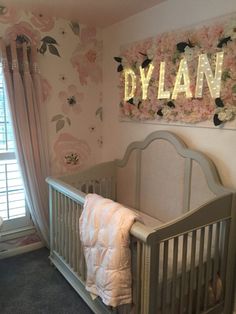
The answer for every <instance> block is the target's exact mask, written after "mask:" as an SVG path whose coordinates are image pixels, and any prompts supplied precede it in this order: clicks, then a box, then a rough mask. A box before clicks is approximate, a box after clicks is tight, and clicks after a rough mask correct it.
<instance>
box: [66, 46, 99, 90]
mask: <svg viewBox="0 0 236 314" xmlns="http://www.w3.org/2000/svg"><path fill="white" fill-rule="evenodd" d="M101 56H102V46H101V43H100V42H98V41H96V42H94V43H93V44H92V45H89V47H88V48H87V47H86V46H84V47H81V46H79V47H78V49H76V51H75V52H74V55H73V56H72V58H71V63H72V65H73V67H74V68H75V69H76V70H77V71H78V73H79V79H80V83H81V84H82V85H87V84H88V79H90V80H91V81H92V82H94V83H96V84H98V83H101V81H102V57H101Z"/></svg>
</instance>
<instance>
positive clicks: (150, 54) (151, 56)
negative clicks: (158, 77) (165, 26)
mask: <svg viewBox="0 0 236 314" xmlns="http://www.w3.org/2000/svg"><path fill="white" fill-rule="evenodd" d="M155 53H156V48H155V47H154V46H152V47H151V48H149V49H147V57H148V59H149V60H153V59H154V56H155Z"/></svg>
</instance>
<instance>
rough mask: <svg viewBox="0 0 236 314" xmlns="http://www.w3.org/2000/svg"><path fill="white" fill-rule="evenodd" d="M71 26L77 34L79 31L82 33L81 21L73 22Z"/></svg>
mask: <svg viewBox="0 0 236 314" xmlns="http://www.w3.org/2000/svg"><path fill="white" fill-rule="evenodd" d="M70 27H71V29H72V31H73V33H74V34H75V35H77V36H79V33H80V26H79V23H78V22H72V21H71V23H70Z"/></svg>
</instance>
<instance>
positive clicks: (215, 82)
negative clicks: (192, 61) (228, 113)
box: [195, 51, 224, 98]
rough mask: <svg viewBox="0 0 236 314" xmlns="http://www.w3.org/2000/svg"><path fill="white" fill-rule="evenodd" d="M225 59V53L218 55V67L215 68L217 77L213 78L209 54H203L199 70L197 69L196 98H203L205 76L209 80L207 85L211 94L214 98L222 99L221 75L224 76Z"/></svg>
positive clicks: (200, 58)
mask: <svg viewBox="0 0 236 314" xmlns="http://www.w3.org/2000/svg"><path fill="white" fill-rule="evenodd" d="M223 59H224V52H223V51H222V52H217V53H216V67H215V77H213V74H212V70H211V66H210V64H209V60H208V58H207V54H205V53H204V54H201V55H200V56H199V59H198V69H197V82H196V90H195V97H196V98H201V97H202V89H203V76H204V74H205V76H206V79H207V84H208V87H209V90H210V93H211V97H212V98H218V97H220V87H221V74H222V65H223Z"/></svg>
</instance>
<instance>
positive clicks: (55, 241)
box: [52, 190, 58, 252]
mask: <svg viewBox="0 0 236 314" xmlns="http://www.w3.org/2000/svg"><path fill="white" fill-rule="evenodd" d="M53 204H54V206H53V208H52V210H53V212H54V232H53V236H54V250H55V251H56V252H58V192H57V191H56V190H54V197H53Z"/></svg>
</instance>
